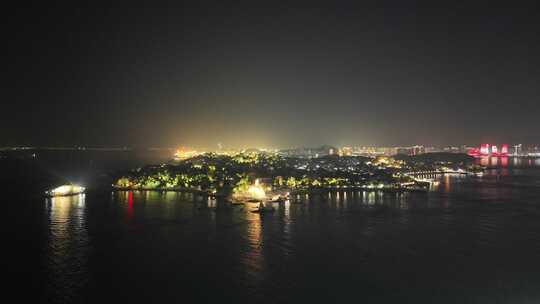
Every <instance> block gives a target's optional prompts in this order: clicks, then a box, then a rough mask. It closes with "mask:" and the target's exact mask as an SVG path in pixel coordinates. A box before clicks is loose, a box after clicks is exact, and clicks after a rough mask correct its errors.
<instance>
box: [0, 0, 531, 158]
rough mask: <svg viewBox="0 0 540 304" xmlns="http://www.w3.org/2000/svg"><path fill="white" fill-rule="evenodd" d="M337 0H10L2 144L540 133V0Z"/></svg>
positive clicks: (432, 141) (440, 140)
mask: <svg viewBox="0 0 540 304" xmlns="http://www.w3.org/2000/svg"><path fill="white" fill-rule="evenodd" d="M328 2H329V3H330V2H331V3H332V5H333V6H327V7H322V6H315V5H313V4H312V6H309V7H307V6H294V5H292V4H291V2H290V1H284V2H282V4H279V3H278V2H277V1H273V2H271V5H266V6H265V5H261V2H258V1H252V2H251V3H252V6H245V5H240V4H235V5H233V3H237V2H236V1H220V2H218V3H209V2H204V1H200V2H198V1H194V3H195V4H196V5H197V6H193V3H191V4H189V5H188V4H186V5H185V6H184V7H175V8H171V7H168V8H161V9H154V8H144V9H143V8H141V9H132V8H128V7H122V8H90V7H89V8H68V7H64V6H59V7H32V8H28V7H27V8H19V9H9V10H8V11H6V12H5V14H7V15H9V16H7V17H6V18H7V19H5V20H4V21H5V24H4V25H3V29H2V31H3V32H4V33H3V41H4V45H3V47H2V49H3V51H4V52H5V55H4V56H3V59H4V61H5V62H4V64H3V70H4V73H3V74H4V76H7V77H6V79H5V80H4V82H3V83H4V90H3V91H4V92H3V94H2V96H3V98H2V99H3V102H2V111H1V114H0V119H1V122H0V124H1V130H0V146H9V145H11V146H13V145H33V146H69V145H86V146H124V145H127V146H144V147H149V146H177V145H187V146H194V147H209V148H215V147H217V143H218V142H219V143H222V144H223V146H224V147H261V146H267V147H289V146H316V145H321V144H333V145H410V144H424V145H446V144H456V145H457V144H471V145H472V144H480V143H481V142H492V143H510V144H512V143H540V138H539V137H538V133H539V131H540V123H539V117H540V99H539V97H540V89H539V83H540V69H539V68H540V64H539V63H540V59H539V54H540V37H539V33H540V21H539V20H540V10H539V9H538V7H533V6H530V7H520V8H510V7H491V6H489V5H493V3H494V2H485V3H484V4H483V5H475V6H469V4H468V3H470V2H468V1H464V2H460V3H462V4H460V5H456V4H455V3H454V2H457V1H449V2H448V3H451V4H452V5H455V6H453V7H444V8H441V2H438V3H434V2H433V3H434V4H436V6H437V8H435V7H433V8H428V7H414V6H409V7H404V6H395V4H396V3H401V1H400V2H398V1H396V2H395V3H394V5H389V6H386V7H382V6H380V5H379V6H371V7H367V6H364V7H361V6H358V5H359V3H364V2H363V1H348V2H339V4H337V3H338V2H333V1H328ZM403 2H405V1H403ZM407 2H408V1H407ZM178 3H180V2H178ZM379 3H382V2H379ZM408 3H411V2H408ZM490 3H491V4H490ZM506 3H507V4H511V3H513V2H506ZM255 4H257V6H256V7H255V6H253V5H255ZM488 4H489V5H488ZM401 5H403V4H401Z"/></svg>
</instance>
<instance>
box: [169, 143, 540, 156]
mask: <svg viewBox="0 0 540 304" xmlns="http://www.w3.org/2000/svg"><path fill="white" fill-rule="evenodd" d="M208 152H210V151H198V150H195V149H191V148H186V147H181V148H179V149H177V150H176V152H175V153H174V159H175V160H184V159H188V158H192V157H196V156H199V155H202V154H205V153H208ZM437 152H445V153H463V154H469V155H471V156H474V157H482V156H540V147H539V146H528V147H526V148H524V147H523V145H521V144H519V145H514V146H510V145H509V144H502V145H500V146H498V145H492V144H482V145H480V146H479V147H471V146H467V145H462V146H446V147H442V148H437V147H430V146H423V145H414V146H402V147H375V146H356V147H353V146H343V147H335V146H330V145H323V146H320V147H314V148H308V147H300V148H291V149H281V150H278V149H222V148H220V149H218V150H215V151H211V153H213V154H217V155H227V156H235V155H238V154H249V153H266V154H272V155H279V156H282V157H291V158H304V159H313V158H321V157H325V156H332V155H335V156H364V157H378V156H395V155H408V156H414V155H421V154H426V153H437Z"/></svg>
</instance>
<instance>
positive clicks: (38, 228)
mask: <svg viewBox="0 0 540 304" xmlns="http://www.w3.org/2000/svg"><path fill="white" fill-rule="evenodd" d="M24 206H26V207H24V208H23V207H21V208H20V209H16V210H17V212H15V213H14V216H15V217H22V218H20V219H18V220H16V224H13V227H16V228H17V229H19V234H18V235H19V239H18V240H19V242H17V243H16V244H17V246H18V249H19V250H21V252H23V251H24V252H25V253H24V254H22V255H19V256H18V257H15V258H14V261H16V263H20V264H21V266H20V267H19V266H16V267H17V269H18V270H19V276H17V277H16V278H17V279H20V280H21V282H26V283H27V286H28V289H29V290H28V293H29V294H32V295H39V297H40V299H41V302H59V303H74V302H91V303H95V302H98V301H107V302H110V301H122V302H149V303H150V302H164V301H175V302H180V301H184V302H190V301H193V300H194V299H196V300H198V302H210V301H212V302H215V301H224V302H226V303H228V302H241V303H242V302H253V303H289V302H330V303H332V302H353V301H354V302H366V303H395V302H396V301H399V302H403V303H539V302H540V170H538V168H535V167H525V168H511V169H509V170H507V171H504V172H503V171H501V170H493V171H490V172H489V174H488V175H487V176H485V177H482V178H464V177H443V178H442V179H441V184H440V185H439V186H438V187H436V188H434V189H433V190H432V192H430V193H428V194H423V193H407V194H395V193H382V192H362V191H360V192H334V193H325V194H322V195H310V196H308V195H305V196H298V197H295V198H294V199H293V200H292V201H290V202H286V203H284V204H281V205H276V208H277V210H276V212H275V213H274V214H264V215H259V214H255V213H251V212H250V210H251V209H252V208H253V207H254V206H251V205H249V204H248V205H245V206H235V207H234V208H233V209H222V208H221V205H220V204H218V203H217V202H215V201H211V200H208V199H203V198H201V197H197V196H193V195H190V194H185V193H175V192H165V193H160V192H116V193H107V194H87V195H81V196H75V197H68V198H54V199H47V200H41V201H32V202H25V205H24ZM21 271H22V272H24V274H21Z"/></svg>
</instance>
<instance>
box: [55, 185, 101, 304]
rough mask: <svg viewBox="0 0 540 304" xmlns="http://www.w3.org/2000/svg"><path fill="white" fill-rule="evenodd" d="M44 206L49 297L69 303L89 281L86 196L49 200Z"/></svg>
mask: <svg viewBox="0 0 540 304" xmlns="http://www.w3.org/2000/svg"><path fill="white" fill-rule="evenodd" d="M45 204H46V209H45V210H46V213H47V218H48V230H49V233H48V247H47V256H46V258H47V260H46V267H47V269H48V281H47V284H48V287H47V291H48V294H47V295H46V297H47V298H56V297H58V296H62V297H65V298H67V299H69V298H71V297H74V296H75V295H76V294H77V293H80V292H81V290H82V288H83V286H84V285H85V283H86V281H87V279H88V278H87V272H88V269H87V267H88V265H87V263H88V254H89V249H90V248H89V244H88V232H87V228H86V215H85V210H86V209H85V207H86V206H85V195H84V194H80V195H76V196H62V197H53V198H47V199H46V200H45Z"/></svg>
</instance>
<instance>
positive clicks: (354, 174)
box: [113, 151, 482, 200]
mask: <svg viewBox="0 0 540 304" xmlns="http://www.w3.org/2000/svg"><path fill="white" fill-rule="evenodd" d="M481 171H482V168H481V167H478V166H475V165H474V158H472V157H470V156H467V155H465V154H449V153H432V154H424V155H421V156H417V157H415V156H412V157H411V156H399V155H398V156H396V157H387V156H379V157H375V158H369V157H361V156H338V155H327V156H323V157H317V158H300V157H284V156H281V155H278V154H276V153H268V152H261V151H247V152H241V153H237V154H234V155H220V154H216V153H204V154H202V155H197V156H194V157H191V158H187V159H183V160H175V161H171V162H169V163H165V164H160V165H151V166H146V167H140V168H136V169H134V170H130V171H128V172H123V173H122V174H120V175H119V176H118V177H117V178H116V179H115V182H114V184H113V187H114V188H115V189H118V190H160V191H190V192H196V193H201V194H205V195H212V196H217V197H225V198H229V199H234V200H265V199H270V198H273V199H279V198H280V197H286V196H288V195H290V194H295V193H304V192H314V191H324V190H333V189H362V190H366V191H426V190H427V189H428V188H429V186H430V184H431V182H432V180H430V179H428V178H424V177H425V176H428V175H435V174H448V173H454V174H477V173H479V172H481Z"/></svg>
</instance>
